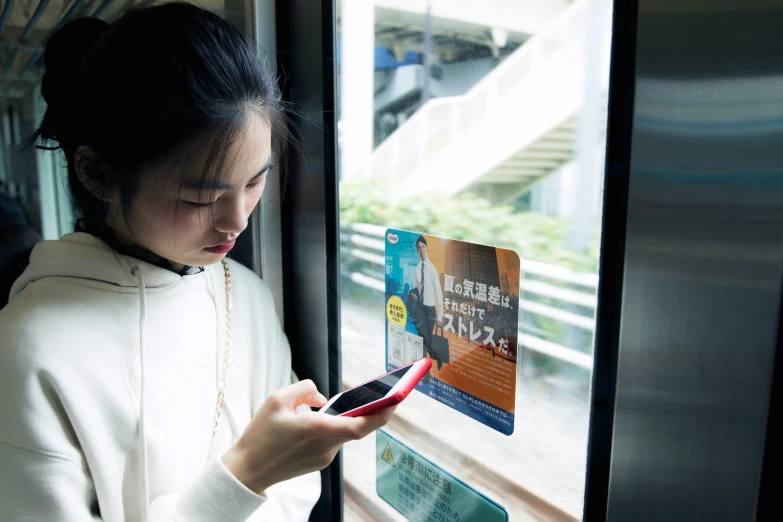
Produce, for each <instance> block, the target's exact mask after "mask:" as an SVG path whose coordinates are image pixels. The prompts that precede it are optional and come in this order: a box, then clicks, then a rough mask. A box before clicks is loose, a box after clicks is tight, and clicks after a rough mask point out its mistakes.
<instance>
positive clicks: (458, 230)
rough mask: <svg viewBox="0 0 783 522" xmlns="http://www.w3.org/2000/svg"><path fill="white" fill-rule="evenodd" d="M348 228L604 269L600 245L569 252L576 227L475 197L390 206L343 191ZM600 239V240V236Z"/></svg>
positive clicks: (360, 191)
mask: <svg viewBox="0 0 783 522" xmlns="http://www.w3.org/2000/svg"><path fill="white" fill-rule="evenodd" d="M340 219H341V224H342V225H350V224H354V223H370V224H374V225H381V226H384V227H393V228H399V229H403V230H410V231H414V232H422V233H426V234H431V235H436V236H442V237H448V238H451V239H460V240H465V241H471V242H473V243H482V244H486V245H491V246H496V247H503V248H509V249H512V250H515V251H516V252H517V253H518V254H519V255H520V257H522V258H525V259H531V260H534V261H540V262H542V263H549V264H553V265H557V266H562V267H564V268H570V269H572V270H578V271H583V272H595V271H596V270H597V269H598V242H597V239H598V238H597V237H596V238H594V241H593V243H594V246H593V247H592V248H590V249H589V250H588V251H586V252H574V251H573V250H571V249H569V248H568V236H569V233H570V231H571V225H570V222H569V221H567V220H564V219H558V218H554V217H551V216H547V215H544V214H539V213H536V212H521V211H519V210H517V209H515V208H513V207H511V206H510V205H497V204H493V203H491V202H490V201H487V200H486V199H483V198H481V197H479V196H476V195H474V194H470V193H463V194H458V195H456V196H450V197H439V196H437V195H433V196H428V197H426V198H421V199H411V200H404V201H398V202H395V203H390V202H389V201H388V199H387V198H386V197H385V196H384V195H383V194H380V193H379V191H377V190H374V189H373V188H371V187H368V186H367V184H358V183H342V184H341V185H340ZM596 235H597V234H596Z"/></svg>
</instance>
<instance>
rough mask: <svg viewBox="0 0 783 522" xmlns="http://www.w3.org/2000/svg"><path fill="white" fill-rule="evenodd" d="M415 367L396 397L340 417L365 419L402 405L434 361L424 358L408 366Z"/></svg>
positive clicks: (406, 375)
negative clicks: (364, 417) (391, 407)
mask: <svg viewBox="0 0 783 522" xmlns="http://www.w3.org/2000/svg"><path fill="white" fill-rule="evenodd" d="M413 365H417V366H416V367H414V368H411V369H410V370H408V373H406V374H405V378H406V379H407V381H406V384H405V386H403V387H402V388H400V389H399V390H397V391H396V392H395V393H394V395H390V396H388V397H384V398H382V399H378V400H377V401H373V402H371V403H369V404H365V405H364V406H360V407H358V408H356V409H353V410H350V411H346V412H345V413H341V414H340V415H339V417H363V416H365V415H372V414H373V413H378V412H379V411H381V410H382V409H384V408H388V407H390V406H394V405H396V404H399V403H401V402H402V401H403V399H405V397H407V396H408V395H409V394H410V392H411V391H412V390H413V388H415V387H416V385H417V384H418V383H419V381H420V380H421V378H422V377H424V375H425V374H426V373H427V372H428V371H430V368H432V361H431V360H429V358H427V357H424V358H423V359H419V360H418V361H414V362H412V363H410V364H407V365H406V366H413ZM400 368H405V366H400ZM400 368H396V369H395V370H392V371H391V372H388V373H384V374H383V375H379V376H378V377H376V378H375V379H370V380H369V381H365V382H363V383H362V384H359V385H358V386H354V388H358V387H359V386H363V385H365V384H367V383H368V382H370V381H374V380H377V379H380V378H381V377H383V376H384V375H389V373H392V372H396V371H397V370H399V369H400ZM354 388H349V389H348V390H345V391H343V392H342V393H345V392H347V391H350V390H353V389H354Z"/></svg>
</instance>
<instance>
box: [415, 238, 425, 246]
mask: <svg viewBox="0 0 783 522" xmlns="http://www.w3.org/2000/svg"><path fill="white" fill-rule="evenodd" d="M419 243H424V246H427V240H426V239H425V238H424V236H419V237H417V238H416V248H419Z"/></svg>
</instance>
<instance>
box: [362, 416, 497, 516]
mask: <svg viewBox="0 0 783 522" xmlns="http://www.w3.org/2000/svg"><path fill="white" fill-rule="evenodd" d="M375 445H376V491H377V493H378V496H379V497H381V498H382V499H383V500H385V501H386V502H388V503H389V504H390V505H391V506H392V507H393V508H394V509H396V510H397V511H399V512H400V513H401V514H402V515H403V516H405V517H406V518H407V519H408V520H411V521H413V522H504V521H507V520H508V513H507V512H506V510H505V509H503V507H502V506H501V505H500V504H498V503H497V502H495V501H494V500H491V499H490V498H488V497H487V496H486V495H484V494H482V493H479V492H478V491H476V490H475V489H473V488H472V487H470V486H468V485H467V484H465V483H464V482H463V481H461V480H460V479H458V478H456V477H454V475H452V474H450V473H448V472H446V471H444V470H443V469H441V468H440V467H438V466H436V465H435V464H434V463H433V462H431V461H430V460H429V459H425V458H424V457H422V456H421V455H419V454H418V453H416V452H415V451H413V450H412V449H410V448H409V447H408V446H406V445H404V444H402V443H401V442H400V441H398V440H396V439H395V438H393V437H392V436H391V435H389V434H388V433H386V432H385V431H383V430H378V431H377V432H376V435H375Z"/></svg>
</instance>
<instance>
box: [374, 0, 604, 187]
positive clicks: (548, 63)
mask: <svg viewBox="0 0 783 522" xmlns="http://www.w3.org/2000/svg"><path fill="white" fill-rule="evenodd" d="M604 3H605V4H606V8H607V9H610V8H611V6H610V5H609V4H608V2H604ZM587 8H588V4H587V0H577V1H576V2H574V3H573V4H572V5H571V6H569V7H568V8H567V9H566V10H565V11H564V12H563V13H562V14H561V15H560V16H559V17H558V18H556V19H555V20H554V21H553V22H552V23H551V24H550V25H549V26H548V27H546V28H545V29H544V30H543V31H541V32H540V33H539V34H537V35H535V36H534V37H532V38H531V39H530V40H528V41H527V42H526V43H525V44H523V45H522V46H521V47H520V48H519V49H517V50H516V51H515V52H514V53H512V54H511V55H510V56H509V57H508V58H506V60H504V61H503V62H502V63H500V64H499V65H498V66H497V67H496V68H495V69H494V70H493V71H492V72H491V73H489V74H488V75H487V76H486V77H485V78H483V79H482V80H481V81H480V82H479V83H478V84H476V86H474V87H473V89H471V90H470V91H469V92H468V93H466V94H465V95H462V96H455V97H449V98H436V99H434V100H431V101H429V102H427V103H426V104H425V105H424V106H423V107H422V108H421V109H420V110H419V111H417V112H416V113H415V114H414V115H413V116H412V117H411V118H410V119H409V120H408V121H407V122H406V123H405V124H403V125H402V126H401V127H400V128H399V129H397V131H396V132H395V133H394V134H392V135H391V136H390V137H389V138H388V139H387V140H386V141H384V142H383V143H382V144H381V145H380V146H379V147H378V148H377V149H376V150H375V151H374V153H373V157H372V159H371V161H370V163H369V164H368V165H367V167H366V168H365V169H364V171H363V172H362V174H361V176H362V177H364V178H365V179H371V180H373V182H374V183H375V184H376V185H377V186H379V187H380V188H382V189H384V190H386V192H387V193H388V194H389V196H390V198H409V197H415V196H417V195H418V194H428V193H439V194H445V195H449V194H454V193H457V192H459V191H461V190H464V189H465V188H467V187H468V186H476V185H478V186H482V185H483V186H485V187H486V188H491V189H492V190H493V191H494V192H496V193H498V192H499V193H501V194H506V195H508V196H513V195H516V194H519V193H521V192H524V191H525V190H527V189H528V188H529V187H530V186H531V185H532V184H534V183H535V182H537V181H538V180H540V179H541V178H542V177H544V176H546V175H548V174H550V173H551V172H553V171H554V170H556V169H557V168H558V167H560V166H561V165H563V164H564V163H566V162H568V161H570V160H571V159H572V158H573V156H574V149H575V138H576V131H577V123H578V122H577V114H578V112H579V109H580V108H581V107H582V104H583V99H584V93H585V74H586V72H587V71H586V65H585V63H586V61H587V60H586V53H587V44H586V41H587V38H586V37H587V26H588V21H587V14H588V9H587ZM601 23H602V25H601V26H600V27H592V28H591V29H590V30H592V31H595V30H597V31H601V35H600V43H601V49H600V50H599V52H600V53H601V61H600V68H599V70H598V71H594V72H593V73H594V74H597V77H598V78H599V79H600V91H601V92H602V93H603V96H604V97H605V95H606V91H607V89H608V83H609V82H608V76H609V75H608V70H609V67H608V66H609V44H610V36H611V16H602V17H601ZM592 52H596V51H595V50H593V51H592Z"/></svg>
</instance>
